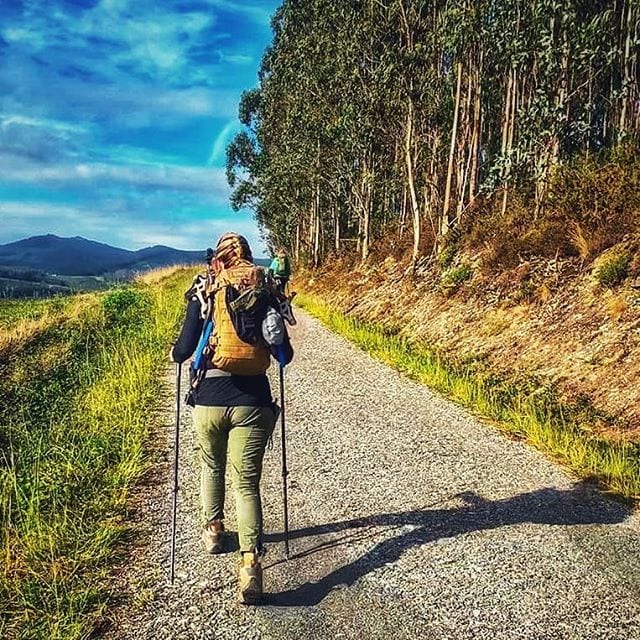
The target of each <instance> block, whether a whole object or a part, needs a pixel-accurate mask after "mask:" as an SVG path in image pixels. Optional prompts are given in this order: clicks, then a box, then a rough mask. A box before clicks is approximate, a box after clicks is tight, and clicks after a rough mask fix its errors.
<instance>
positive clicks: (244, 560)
mask: <svg viewBox="0 0 640 640" xmlns="http://www.w3.org/2000/svg"><path fill="white" fill-rule="evenodd" d="M259 273H260V272H259V271H258V269H257V268H256V267H255V266H254V264H253V258H252V254H251V249H250V248H249V244H248V243H247V241H246V239H245V238H244V237H242V236H241V235H238V234H236V233H226V234H224V235H223V236H222V237H221V238H220V239H219V240H218V243H217V246H216V248H215V251H214V253H213V256H212V259H211V265H210V274H209V278H208V279H207V280H208V282H209V283H210V285H209V286H208V290H207V291H206V292H205V296H202V290H201V291H200V294H199V295H196V293H195V290H194V288H192V289H190V290H189V291H188V292H187V294H186V296H187V298H188V306H187V313H186V318H185V321H184V325H183V327H182V330H181V332H180V335H179V337H178V340H177V342H176V343H175V345H174V347H173V349H172V353H171V358H172V360H174V361H175V362H180V363H181V362H184V361H185V360H187V359H188V358H190V357H191V356H192V355H193V353H194V351H195V350H196V347H197V345H198V342H199V339H200V335H201V332H202V329H203V323H204V321H205V318H206V317H207V313H203V308H202V301H203V298H204V299H205V300H209V301H210V302H209V304H213V310H212V311H211V310H210V309H209V313H211V314H212V316H211V317H212V318H213V325H214V329H213V332H212V336H211V339H210V340H209V344H208V347H207V348H206V349H205V358H204V371H202V375H201V380H200V382H199V384H198V385H197V387H196V388H195V390H194V393H193V404H194V408H193V425H194V427H195V430H196V435H197V440H198V447H199V451H200V465H201V470H200V503H201V510H202V524H203V530H202V541H203V543H204V546H205V549H206V551H207V552H208V553H221V552H222V551H223V549H224V535H225V529H224V499H225V469H226V462H227V456H228V459H229V461H230V464H231V471H232V484H233V488H234V493H235V502H236V517H237V524H238V538H239V543H240V557H241V559H240V568H239V574H238V583H239V584H238V587H239V600H240V602H242V603H244V604H255V603H256V602H258V601H259V600H260V599H261V596H262V590H263V586H262V568H261V566H260V555H261V551H262V541H261V539H262V527H263V524H262V505H261V500H260V487H259V485H260V477H261V474H262V460H263V457H264V451H265V447H266V445H267V442H268V440H269V438H270V436H271V433H272V431H273V428H274V425H275V421H276V411H277V407H276V406H275V405H274V402H273V399H272V397H271V388H270V386H269V380H268V378H267V376H266V373H265V372H266V369H267V367H268V366H269V358H270V354H269V349H268V347H267V346H266V344H265V343H264V342H263V341H262V340H261V339H258V340H257V344H255V345H250V344H247V343H246V342H243V341H242V340H240V339H239V338H238V336H237V334H236V332H235V330H234V325H233V324H232V320H233V319H232V318H231V316H230V313H229V311H228V307H229V304H228V303H229V300H230V298H229V291H228V290H232V293H231V295H232V297H233V295H235V296H237V295H238V288H240V289H241V288H242V286H243V283H244V284H245V285H246V282H247V281H248V280H251V279H252V278H255V277H256V274H257V275H258V277H259ZM211 276H215V278H212V277H211Z"/></svg>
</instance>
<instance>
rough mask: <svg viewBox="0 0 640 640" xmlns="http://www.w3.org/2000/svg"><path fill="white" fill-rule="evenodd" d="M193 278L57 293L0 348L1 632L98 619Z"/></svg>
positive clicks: (74, 626) (80, 630) (10, 634)
mask: <svg viewBox="0 0 640 640" xmlns="http://www.w3.org/2000/svg"><path fill="white" fill-rule="evenodd" d="M191 275H192V274H191V273H190V272H186V271H182V272H178V273H177V274H175V275H173V276H171V277H169V278H167V279H166V280H164V281H161V282H160V283H157V284H155V285H153V286H146V285H142V284H140V285H136V286H132V287H128V288H124V289H115V290H112V291H108V292H105V293H100V294H89V295H83V296H78V297H77V298H76V299H75V301H74V300H69V299H65V303H64V310H63V311H62V313H61V314H60V316H59V317H58V316H56V318H55V322H52V323H51V324H50V325H47V326H46V328H45V330H43V331H41V332H38V333H36V334H34V336H33V337H32V338H29V339H27V340H26V342H25V343H24V344H21V345H20V349H19V351H17V352H16V351H15V350H11V351H8V352H6V353H4V354H2V353H0V397H2V400H3V401H2V404H1V405H0V527H1V528H0V535H1V538H0V554H1V555H0V637H2V638H5V637H6V638H16V639H21V640H22V639H27V638H29V639H33V638H47V639H49V640H74V639H77V638H86V637H88V636H89V635H90V634H91V632H92V630H93V628H94V626H95V624H96V622H97V621H99V620H100V618H101V614H102V612H103V610H104V607H105V606H106V603H107V602H108V598H109V592H108V577H109V572H110V570H111V568H112V566H113V562H114V560H115V558H114V550H115V548H116V545H117V543H118V542H119V541H120V540H121V539H122V535H123V533H124V531H125V529H126V522H125V516H126V500H127V496H128V490H129V489H130V487H131V486H132V485H133V484H134V483H135V481H136V480H137V479H138V478H139V477H140V476H141V474H142V473H144V471H145V469H146V467H147V465H148V459H147V457H146V454H145V444H146V442H147V438H148V437H149V435H150V431H151V430H150V421H151V418H150V414H151V413H152V410H153V409H154V408H155V407H156V406H157V404H158V401H159V398H161V397H162V388H161V386H160V385H161V384H162V382H161V380H162V374H163V373H164V371H165V370H166V366H167V351H168V343H169V341H170V340H171V339H172V338H173V337H174V335H175V332H176V329H177V326H178V324H179V321H180V319H181V316H182V313H183V311H184V301H183V297H182V293H183V292H184V291H185V290H186V289H187V287H188V284H189V282H190V278H191ZM22 304H24V303H21V305H22ZM27 315H28V314H27Z"/></svg>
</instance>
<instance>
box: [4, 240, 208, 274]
mask: <svg viewBox="0 0 640 640" xmlns="http://www.w3.org/2000/svg"><path fill="white" fill-rule="evenodd" d="M203 261H204V251H180V250H179V249H172V248H171V247H165V246H162V245H155V246H153V247H145V248H144V249H138V250H137V251H128V250H127V249H119V248H117V247H112V246H110V245H108V244H103V243H102V242H95V241H94V240H87V239H86V238H81V237H80V236H76V237H75V238H60V237H59V236H55V235H52V234H48V235H46V236H33V237H31V238H25V239H24V240H18V241H17V242H10V243H9V244H3V245H0V267H6V268H20V269H37V270H39V271H43V272H46V273H49V274H56V275H65V276H100V275H103V274H107V273H114V272H118V271H146V270H148V269H153V268H156V267H165V266H169V265H173V264H185V263H186V264H193V263H202V262H203Z"/></svg>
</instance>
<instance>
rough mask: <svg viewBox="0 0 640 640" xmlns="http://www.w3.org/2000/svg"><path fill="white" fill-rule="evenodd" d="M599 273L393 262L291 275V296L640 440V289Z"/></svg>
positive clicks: (568, 266)
mask: <svg viewBox="0 0 640 640" xmlns="http://www.w3.org/2000/svg"><path fill="white" fill-rule="evenodd" d="M597 267H598V265H597V264H594V265H590V266H588V267H587V266H584V265H581V263H580V260H579V259H564V260H560V259H556V260H544V259H534V260H530V261H527V262H522V263H521V264H520V265H519V266H518V267H517V268H514V269H511V270H509V271H503V272H501V273H499V274H496V273H492V274H487V273H483V269H482V267H481V257H480V256H475V257H474V256H464V257H461V256H456V257H455V258H454V259H453V261H452V262H450V264H448V265H447V266H446V267H444V266H443V264H442V260H440V263H439V261H438V260H436V259H423V260H422V261H421V262H419V263H418V265H417V266H416V268H415V269H413V268H412V267H411V265H410V263H409V262H408V261H407V260H404V261H402V260H396V259H395V258H393V257H391V256H387V257H377V258H371V259H370V260H369V261H367V262H366V263H363V264H358V263H354V262H348V261H347V260H344V259H341V260H337V261H334V262H332V263H331V264H330V265H328V266H325V267H323V268H321V269H320V270H317V271H313V272H311V271H302V272H299V273H298V274H296V278H295V282H294V288H295V289H297V290H300V291H304V292H306V293H310V294H316V295H318V296H320V297H321V298H322V299H324V300H325V301H327V302H329V303H330V304H332V305H333V306H335V307H336V308H339V309H340V310H342V311H344V312H346V313H348V314H350V315H354V316H356V317H358V318H360V319H363V320H367V321H373V322H376V323H379V324H382V325H384V326H386V327H388V328H390V329H392V330H393V331H398V332H399V333H400V335H402V336H405V337H407V338H409V339H411V340H415V341H418V342H421V343H423V344H425V345H427V346H429V347H431V348H434V349H436V350H437V351H438V352H440V353H442V354H443V355H444V356H445V357H446V358H447V359H448V360H450V361H452V362H453V363H459V364H464V365H470V366H472V367H473V368H474V369H476V370H478V371H479V372H483V373H490V374H494V375H497V376H498V377H499V378H500V379H502V380H504V381H505V382H515V383H517V384H519V385H522V386H523V387H524V388H527V389H529V390H530V391H531V390H538V391H539V390H549V391H551V392H552V393H554V394H557V397H558V399H559V400H561V401H562V402H566V403H569V404H572V405H574V406H576V405H577V406H582V407H584V406H588V407H593V408H594V409H595V411H590V412H589V415H590V416H594V415H599V414H602V418H601V419H596V418H592V420H593V422H592V423H591V424H590V425H585V426H587V428H591V429H594V430H597V431H599V432H601V431H603V430H605V431H606V432H607V435H610V436H615V437H620V438H625V439H626V438H631V439H634V440H640V349H639V348H638V347H640V288H639V287H638V279H637V278H635V279H634V278H633V277H630V278H627V279H626V280H625V281H624V282H622V283H621V284H619V285H617V286H615V287H606V286H603V285H602V284H600V283H599V282H598V279H597V278H596V277H595V275H594V274H596V273H597Z"/></svg>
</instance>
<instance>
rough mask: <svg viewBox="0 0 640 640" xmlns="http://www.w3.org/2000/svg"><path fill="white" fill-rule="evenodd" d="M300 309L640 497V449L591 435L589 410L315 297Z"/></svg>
mask: <svg viewBox="0 0 640 640" xmlns="http://www.w3.org/2000/svg"><path fill="white" fill-rule="evenodd" d="M296 304H297V305H298V306H300V307H301V308H302V309H304V310H305V311H307V312H309V313H310V314H311V315H313V316H315V317H316V318H318V319H320V320H321V321H322V322H323V323H324V324H325V325H326V326H327V327H329V328H330V329H331V330H333V331H335V332H336V333H339V334H340V335H342V336H344V337H345V338H347V339H348V340H350V341H352V342H354V343H355V344H357V345H358V346H359V347H361V348H362V349H364V350H365V351H366V352H368V353H370V354H371V355H372V356H374V357H375V358H378V359H379V360H382V361H383V362H385V363H387V364H389V365H391V366H393V367H395V368H396V369H398V370H400V371H402V372H403V373H404V374H406V375H407V376H409V377H410V378H412V379H414V380H417V381H419V382H421V383H423V384H425V385H428V386H429V387H432V388H433V389H436V390H438V391H440V392H442V393H443V394H445V395H446V396H448V397H449V398H451V399H453V400H455V401H456V402H458V403H460V404H461V405H463V406H465V407H469V408H470V409H472V410H473V411H475V412H477V413H478V414H480V415H481V416H484V417H486V418H489V419H491V420H492V421H494V422H495V423H496V424H497V425H498V426H499V427H500V428H501V429H503V430H504V431H506V432H508V433H510V434H513V435H516V436H519V437H524V438H526V440H527V441H528V442H530V443H531V444H532V445H534V446H535V447H537V448H538V449H541V450H542V451H544V452H546V453H548V454H551V455H552V456H553V457H554V458H556V459H558V460H560V461H561V462H563V463H564V464H566V465H567V466H569V467H570V468H571V469H572V470H573V471H575V472H576V473H577V474H578V475H580V476H582V477H589V478H592V479H597V480H598V481H599V482H600V483H602V485H603V486H605V487H607V488H608V489H609V490H611V491H612V492H613V493H615V494H617V495H619V496H622V497H624V498H638V497H639V496H640V445H638V444H637V443H629V442H620V441H613V440H608V439H604V438H602V437H597V436H595V435H594V434H593V433H590V431H589V424H590V421H591V419H592V418H595V417H596V416H595V415H594V413H593V409H592V408H590V407H589V406H588V405H587V404H585V405H584V406H576V407H567V406H563V405H562V404H560V403H559V402H558V401H557V399H556V398H555V397H554V394H553V393H552V392H551V391H549V390H545V389H544V388H541V387H540V386H537V385H535V384H532V385H531V387H530V388H523V387H515V386H513V385H508V384H505V383H504V382H503V381H500V380H498V379H496V378H495V377H492V376H490V375H487V374H482V373H478V371H476V370H474V368H473V367H471V366H464V365H457V366H456V365H453V364H451V363H448V362H446V361H444V360H443V359H442V358H440V357H439V356H438V354H437V353H436V352H435V351H432V350H429V349H428V348H425V347H424V346H421V345H416V344H412V343H410V342H409V341H408V340H406V339H404V338H402V337H399V336H397V335H394V334H393V333H392V332H389V331H388V330H385V329H384V328H382V327H380V326H378V325H375V324H370V323H366V322H362V321H360V320H357V319H355V318H352V317H349V316H346V315H345V314H343V313H340V312H338V311H336V310H335V309H333V308H331V307H330V306H329V305H327V304H326V303H324V302H323V301H321V300H320V299H318V298H316V297H313V296H309V295H304V294H298V296H297V297H296Z"/></svg>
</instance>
